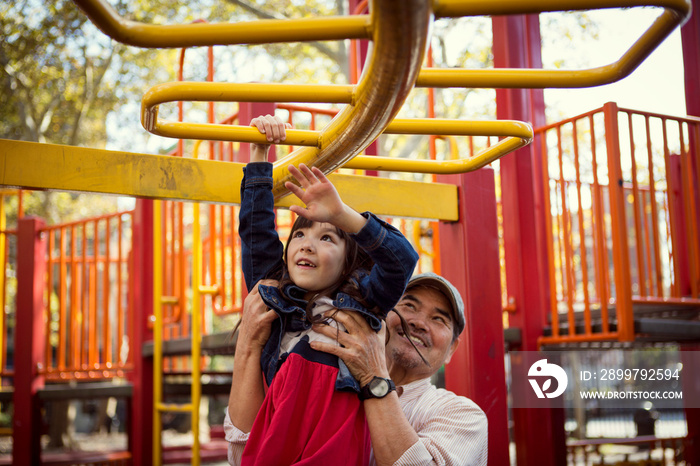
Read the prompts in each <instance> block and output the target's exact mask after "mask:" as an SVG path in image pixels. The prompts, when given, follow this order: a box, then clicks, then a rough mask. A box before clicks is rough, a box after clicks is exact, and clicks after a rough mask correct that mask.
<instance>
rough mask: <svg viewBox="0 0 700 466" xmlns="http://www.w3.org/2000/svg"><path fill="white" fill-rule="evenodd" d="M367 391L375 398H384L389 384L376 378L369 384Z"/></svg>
mask: <svg viewBox="0 0 700 466" xmlns="http://www.w3.org/2000/svg"><path fill="white" fill-rule="evenodd" d="M369 391H370V392H372V395H374V396H376V397H382V396H385V395H386V394H387V393H388V392H389V382H387V381H386V380H385V379H380V378H378V377H377V378H375V379H373V380H372V381H371V382H370V383H369Z"/></svg>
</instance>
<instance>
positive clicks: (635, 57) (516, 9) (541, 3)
mask: <svg viewBox="0 0 700 466" xmlns="http://www.w3.org/2000/svg"><path fill="white" fill-rule="evenodd" d="M635 6H655V7H662V8H664V12H663V13H662V14H661V15H660V16H659V17H658V18H657V19H656V20H655V21H654V23H652V25H651V26H650V27H649V28H648V29H647V30H646V31H645V32H644V34H642V36H641V37H640V38H639V39H638V40H637V41H636V42H635V43H634V44H632V46H631V47H630V48H629V49H628V50H627V51H626V52H625V53H624V54H623V55H622V57H621V58H620V59H619V60H618V61H617V62H615V63H612V64H610V65H606V66H601V67H597V68H590V69H585V70H573V71H569V70H540V69H507V68H499V69H488V70H483V69H480V70H465V69H437V68H426V69H423V70H421V72H420V74H419V76H418V79H417V80H416V86H417V87H471V88H580V87H592V86H600V85H603V84H609V83H613V82H616V81H619V80H620V79H622V78H624V77H626V76H629V75H630V74H631V73H632V72H633V71H634V70H635V69H636V68H637V67H638V66H639V65H640V64H641V63H642V62H643V61H644V60H645V59H646V58H647V57H648V56H649V55H651V53H652V52H653V51H654V50H655V49H656V47H658V45H659V44H660V43H661V42H663V40H664V39H665V38H666V37H668V35H669V34H670V33H671V32H672V31H673V30H674V29H675V28H676V26H678V25H680V24H682V23H683V22H684V21H685V20H686V19H687V18H689V17H690V12H691V3H690V0H654V1H630V0H614V1H611V0H575V1H568V2H567V1H560V0H535V1H528V2H524V1H522V0H503V1H498V2H487V1H481V2H472V1H464V0H434V1H433V8H434V11H435V15H436V16H438V17H452V16H468V15H474V16H476V15H485V14H486V15H503V14H526V13H540V12H546V11H563V10H590V9H600V8H624V7H635Z"/></svg>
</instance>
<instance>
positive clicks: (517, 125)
mask: <svg viewBox="0 0 700 466" xmlns="http://www.w3.org/2000/svg"><path fill="white" fill-rule="evenodd" d="M353 89H354V88H353V86H339V85H326V86H317V85H294V86H290V85H284V84H264V83H251V84H222V83H209V82H194V83H192V82H172V83H165V84H160V85H157V86H154V87H152V88H151V89H150V90H149V91H148V92H147V93H146V95H144V97H143V100H142V101H141V121H142V123H143V126H144V127H145V128H146V129H147V130H148V131H150V132H151V133H153V134H157V135H160V136H166V137H172V138H180V139H205V140H214V141H238V142H257V143H261V144H265V143H267V140H266V139H265V136H264V135H262V134H260V132H259V131H258V130H257V129H255V128H251V127H249V126H240V125H222V124H203V123H181V122H175V121H167V120H161V119H159V118H158V105H159V104H162V103H165V102H174V101H178V100H192V101H203V102H209V101H212V100H218V101H234V102H236V101H241V100H247V101H256V102H327V103H346V104H351V105H352V104H353V103H354V102H355V101H356V99H357V96H356V95H355V94H354V92H353ZM384 133H385V134H425V135H436V136H502V137H506V139H503V140H501V141H499V142H498V143H497V144H495V145H494V146H491V147H489V148H487V149H484V150H483V151H481V152H480V153H479V154H477V155H475V156H474V157H471V158H468V159H461V160H449V161H445V162H440V161H433V160H430V161H429V160H413V159H396V158H391V157H366V156H357V157H355V158H353V159H351V160H350V161H348V162H347V163H345V164H344V165H343V166H344V167H346V168H355V169H365V170H390V171H407V172H421V173H440V174H450V173H464V172H468V171H473V170H477V169H479V168H481V167H483V166H484V165H487V164H489V163H491V162H493V161H494V160H496V159H498V158H499V157H501V156H503V155H505V154H507V153H509V152H512V151H514V150H516V149H519V148H520V147H523V146H525V145H527V144H529V143H530V140H531V139H532V128H531V127H530V125H528V124H527V123H523V122H520V121H463V120H444V119H435V118H430V119H419V118H416V119H401V120H398V119H397V120H394V121H392V122H391V123H389V124H388V126H387V127H386V129H385V130H384ZM322 135H323V132H322V131H307V130H294V129H290V130H288V131H287V139H286V141H285V143H287V144H290V145H296V146H308V147H314V148H317V149H321V150H322V149H323V148H324V147H323V141H324V139H323V137H322ZM326 142H328V141H327V140H326ZM284 160H285V163H289V162H287V159H284Z"/></svg>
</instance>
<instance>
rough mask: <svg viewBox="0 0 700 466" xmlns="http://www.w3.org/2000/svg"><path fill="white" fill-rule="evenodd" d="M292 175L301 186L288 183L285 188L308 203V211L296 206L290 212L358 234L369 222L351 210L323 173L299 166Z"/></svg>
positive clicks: (292, 169)
mask: <svg viewBox="0 0 700 466" xmlns="http://www.w3.org/2000/svg"><path fill="white" fill-rule="evenodd" d="M288 168H289V173H291V174H292V176H294V178H296V179H297V181H298V182H299V185H300V186H301V187H299V186H297V185H295V184H294V183H292V182H290V181H287V182H286V183H285V184H284V186H285V187H286V188H287V189H289V190H290V191H291V192H292V194H294V195H295V196H296V197H298V198H299V199H301V201H302V202H303V203H304V204H306V208H303V207H301V206H296V205H293V206H291V207H290V208H289V209H290V210H291V211H292V212H294V213H295V214H297V215H301V216H302V217H304V218H307V219H309V220H312V221H314V222H320V223H324V222H327V223H331V224H332V225H335V226H336V227H338V228H340V229H341V230H344V231H347V232H348V233H357V232H358V231H360V230H361V229H362V227H363V226H364V225H365V223H366V222H367V219H366V218H365V217H363V216H362V215H360V214H359V213H357V212H355V211H354V210H352V209H351V208H350V207H348V205H347V204H345V203H344V202H343V200H342V199H341V198H340V195H339V194H338V191H337V190H336V189H335V186H333V183H331V182H330V180H328V178H326V175H324V174H323V172H322V171H321V170H319V169H318V168H316V167H312V168H309V167H307V166H306V165H304V164H303V163H302V164H299V168H298V169H297V168H296V167H295V166H293V165H290V166H289V167H288Z"/></svg>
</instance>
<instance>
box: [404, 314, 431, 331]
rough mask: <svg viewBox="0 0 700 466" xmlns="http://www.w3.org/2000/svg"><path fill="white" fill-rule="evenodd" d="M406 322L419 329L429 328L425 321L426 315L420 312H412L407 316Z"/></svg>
mask: <svg viewBox="0 0 700 466" xmlns="http://www.w3.org/2000/svg"><path fill="white" fill-rule="evenodd" d="M406 322H407V323H408V325H409V326H411V327H414V328H416V329H418V330H426V329H427V328H428V326H427V324H426V322H425V316H424V315H422V314H421V313H419V312H412V313H411V314H410V315H409V316H408V317H407V318H406Z"/></svg>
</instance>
